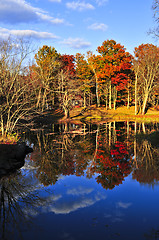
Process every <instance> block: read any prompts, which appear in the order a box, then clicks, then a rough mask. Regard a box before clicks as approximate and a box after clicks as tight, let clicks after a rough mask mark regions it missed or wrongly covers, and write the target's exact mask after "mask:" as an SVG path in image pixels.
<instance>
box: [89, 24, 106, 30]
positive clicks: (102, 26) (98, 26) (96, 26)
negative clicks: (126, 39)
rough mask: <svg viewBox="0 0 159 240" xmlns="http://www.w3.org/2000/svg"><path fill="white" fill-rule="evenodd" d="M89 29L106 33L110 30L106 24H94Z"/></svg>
mask: <svg viewBox="0 0 159 240" xmlns="http://www.w3.org/2000/svg"><path fill="white" fill-rule="evenodd" d="M88 28H89V29H92V30H101V31H106V30H107V29H108V26H107V25H106V24H104V23H93V24H92V25H90V26H89V27H88Z"/></svg>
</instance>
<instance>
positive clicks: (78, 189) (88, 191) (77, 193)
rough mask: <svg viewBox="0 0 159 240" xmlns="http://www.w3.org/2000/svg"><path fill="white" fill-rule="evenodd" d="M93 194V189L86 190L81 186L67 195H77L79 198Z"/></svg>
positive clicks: (70, 190)
mask: <svg viewBox="0 0 159 240" xmlns="http://www.w3.org/2000/svg"><path fill="white" fill-rule="evenodd" d="M91 192H93V188H84V187H82V186H79V187H77V188H72V189H69V190H68V191H67V194H69V195H75V196H79V195H85V194H89V193H91Z"/></svg>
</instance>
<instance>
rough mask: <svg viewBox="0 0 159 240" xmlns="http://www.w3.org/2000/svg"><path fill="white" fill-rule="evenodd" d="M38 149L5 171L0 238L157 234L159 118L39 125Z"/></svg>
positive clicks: (79, 239) (33, 137)
mask: <svg viewBox="0 0 159 240" xmlns="http://www.w3.org/2000/svg"><path fill="white" fill-rule="evenodd" d="M23 140H25V141H26V143H27V144H28V145H30V146H31V147H32V148H33V152H32V153H31V154H29V155H27V157H26V158H25V164H24V166H23V167H22V168H21V169H19V170H17V171H16V173H14V174H12V175H10V176H6V177H2V178H1V179H0V184H1V188H0V191H1V195H0V196H1V199H0V210H1V222H0V224H1V230H0V234H1V236H0V237H1V239H16V240H18V239H24V240H28V239H29V240H32V239H34V240H35V239H38V240H41V239H53V240H88V239H91V240H98V239H100V240H109V239H112V240H115V239H117V240H131V239H132V240H142V239H145V240H146V239H159V125H158V124H138V123H133V122H112V123H106V124H101V125H86V124H81V125H74V124H67V125H58V124H53V125H51V126H49V128H46V129H44V130H36V129H33V130H32V131H31V132H30V133H26V135H25V138H24V139H23Z"/></svg>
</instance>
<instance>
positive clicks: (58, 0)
mask: <svg viewBox="0 0 159 240" xmlns="http://www.w3.org/2000/svg"><path fill="white" fill-rule="evenodd" d="M49 1H50V2H58V3H60V2H61V0H49Z"/></svg>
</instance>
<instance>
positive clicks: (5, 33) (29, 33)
mask: <svg viewBox="0 0 159 240" xmlns="http://www.w3.org/2000/svg"><path fill="white" fill-rule="evenodd" d="M10 35H14V36H21V37H33V38H37V39H57V38H58V37H57V36H55V35H54V34H52V33H48V32H37V31H33V30H9V29H6V28H0V36H1V38H8V37H9V36H10Z"/></svg>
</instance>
